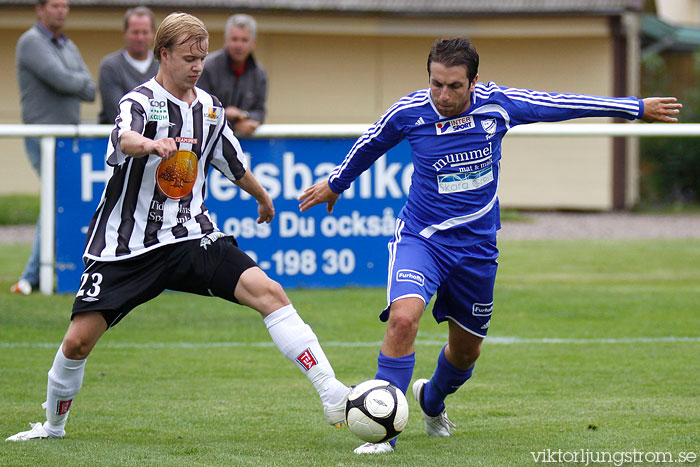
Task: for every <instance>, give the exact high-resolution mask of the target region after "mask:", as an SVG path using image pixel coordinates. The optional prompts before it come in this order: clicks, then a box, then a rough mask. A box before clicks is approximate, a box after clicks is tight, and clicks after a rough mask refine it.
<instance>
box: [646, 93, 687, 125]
mask: <svg viewBox="0 0 700 467" xmlns="http://www.w3.org/2000/svg"><path fill="white" fill-rule="evenodd" d="M643 100H644V115H642V120H644V121H645V122H666V123H675V122H677V121H678V119H677V118H675V117H674V115H678V114H679V113H680V111H681V108H682V107H683V104H681V103H680V102H678V101H677V99H676V98H675V97H647V98H645V99H643Z"/></svg>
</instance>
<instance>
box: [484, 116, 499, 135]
mask: <svg viewBox="0 0 700 467" xmlns="http://www.w3.org/2000/svg"><path fill="white" fill-rule="evenodd" d="M481 128H483V129H484V131H485V132H486V139H491V138H492V137H493V135H495V134H496V119H494V118H487V119H485V120H482V121H481Z"/></svg>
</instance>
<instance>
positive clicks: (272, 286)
mask: <svg viewBox="0 0 700 467" xmlns="http://www.w3.org/2000/svg"><path fill="white" fill-rule="evenodd" d="M265 289H266V291H265V295H266V297H267V299H268V301H269V302H271V303H274V304H275V305H273V306H275V307H276V308H282V307H283V306H286V305H289V298H287V294H286V293H285V291H284V289H283V288H282V286H281V285H280V284H279V283H278V282H276V281H273V280H272V279H270V278H268V280H267V283H266V284H265Z"/></svg>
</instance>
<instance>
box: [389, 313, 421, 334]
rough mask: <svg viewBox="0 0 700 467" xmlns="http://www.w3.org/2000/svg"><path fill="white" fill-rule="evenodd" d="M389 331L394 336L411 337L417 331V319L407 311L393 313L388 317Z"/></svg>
mask: <svg viewBox="0 0 700 467" xmlns="http://www.w3.org/2000/svg"><path fill="white" fill-rule="evenodd" d="M388 327H389V332H390V333H392V334H393V335H395V336H401V337H402V338H406V339H412V338H414V337H415V335H416V333H417V332H418V319H416V318H415V316H414V315H412V314H409V313H393V312H392V314H391V317H390V318H389V325H388Z"/></svg>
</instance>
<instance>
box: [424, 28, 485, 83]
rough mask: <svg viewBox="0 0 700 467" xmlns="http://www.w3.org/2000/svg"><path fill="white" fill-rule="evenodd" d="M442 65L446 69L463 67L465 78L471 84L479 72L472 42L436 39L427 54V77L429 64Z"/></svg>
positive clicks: (463, 39)
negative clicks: (465, 71)
mask: <svg viewBox="0 0 700 467" xmlns="http://www.w3.org/2000/svg"><path fill="white" fill-rule="evenodd" d="M432 62H436V63H442V64H443V65H445V66H447V67H453V66H463V67H465V68H466V69H467V78H468V79H469V82H470V83H471V82H472V81H474V78H475V77H476V74H477V73H478V72H479V54H478V53H477V52H476V49H475V48H474V45H473V44H472V42H471V41H470V40H469V39H468V38H466V37H451V38H449V39H438V40H436V41H435V42H434V43H433V48H432V49H430V54H428V76H430V64H431V63H432Z"/></svg>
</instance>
